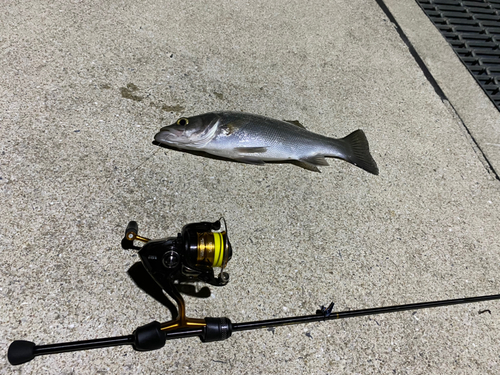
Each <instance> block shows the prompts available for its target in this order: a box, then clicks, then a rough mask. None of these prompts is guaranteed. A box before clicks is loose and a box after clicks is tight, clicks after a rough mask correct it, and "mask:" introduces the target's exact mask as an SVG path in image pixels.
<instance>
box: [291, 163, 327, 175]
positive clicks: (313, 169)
mask: <svg viewBox="0 0 500 375" xmlns="http://www.w3.org/2000/svg"><path fill="white" fill-rule="evenodd" d="M292 163H293V164H295V165H296V166H298V167H301V168H304V169H307V170H308V171H311V172H318V173H321V171H320V170H319V168H318V167H316V166H315V165H314V164H311V163H308V162H307V161H304V160H294V161H292Z"/></svg>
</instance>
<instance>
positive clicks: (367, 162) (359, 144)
mask: <svg viewBox="0 0 500 375" xmlns="http://www.w3.org/2000/svg"><path fill="white" fill-rule="evenodd" d="M342 141H344V142H343V143H344V144H345V145H346V148H347V149H346V153H345V155H343V158H342V159H344V160H346V161H348V162H349V163H351V164H354V165H355V166H357V167H360V168H362V169H364V170H365V171H367V172H370V173H372V174H374V175H378V167H377V163H376V162H375V160H373V157H372V155H371V154H370V147H369V146H368V140H367V139H366V136H365V133H364V132H363V130H361V129H358V130H355V131H353V132H352V133H351V134H349V135H348V136H347V137H344V138H342Z"/></svg>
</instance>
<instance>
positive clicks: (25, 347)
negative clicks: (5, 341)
mask: <svg viewBox="0 0 500 375" xmlns="http://www.w3.org/2000/svg"><path fill="white" fill-rule="evenodd" d="M35 346H36V345H35V343H34V342H31V341H25V340H16V341H14V342H13V343H12V344H10V346H9V351H8V352H7V358H8V360H9V362H10V364H11V365H14V366H15V365H20V364H23V363H26V362H29V361H31V360H32V359H33V358H35Z"/></svg>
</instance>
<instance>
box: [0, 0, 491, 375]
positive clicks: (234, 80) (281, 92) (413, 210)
mask: <svg viewBox="0 0 500 375" xmlns="http://www.w3.org/2000/svg"><path fill="white" fill-rule="evenodd" d="M386 4H387V6H388V8H389V10H390V11H391V12H392V14H394V16H395V18H396V20H397V22H398V23H399V25H400V26H401V28H402V29H403V31H404V32H405V34H406V35H408V38H409V40H410V42H411V43H412V44H413V45H414V46H415V48H416V50H417V52H418V54H419V55H420V56H421V57H422V60H423V61H424V62H425V64H426V65H427V66H428V68H429V70H430V72H431V73H432V75H433V76H434V77H435V79H436V81H437V82H438V84H439V85H440V87H441V88H442V90H443V92H445V94H446V97H447V98H448V100H449V103H451V105H450V104H449V103H448V102H446V101H445V102H443V100H441V98H440V97H439V95H437V94H436V92H435V90H434V89H433V87H432V85H431V84H430V83H429V81H428V79H427V78H426V77H425V75H424V73H423V72H422V69H421V68H420V67H419V65H418V64H417V63H416V62H415V59H414V58H413V57H412V55H411V54H410V53H409V50H408V47H407V45H406V44H405V43H404V42H403V41H402V40H401V38H400V36H399V34H398V32H397V31H396V29H395V28H394V25H393V24H392V23H391V22H390V20H389V18H388V17H387V15H386V14H385V13H384V12H383V11H382V9H381V8H380V6H379V5H378V4H377V2H376V1H369V2H366V1H361V0H355V1H343V0H335V1H329V2H327V1H323V0H313V1H309V2H300V1H294V0H290V1H285V0H279V1H275V2H266V1H254V2H251V3H247V2H243V1H235V2H229V1H217V2H210V1H196V2H195V1H184V2H173V1H161V2H157V1H145V2H141V3H137V2H132V1H128V0H124V1H112V2H108V3H102V2H98V1H71V2H55V3H54V2H37V3H36V4H34V3H31V2H30V3H28V2H7V3H4V4H3V6H2V8H3V10H4V11H3V12H2V13H1V14H0V19H1V22H0V25H2V26H1V29H2V31H3V32H2V33H1V34H2V35H1V36H0V46H1V49H0V50H1V60H2V67H1V69H0V72H1V76H0V88H1V90H2V91H1V92H2V95H1V96H0V135H1V139H2V141H1V142H0V149H1V150H0V154H1V157H0V178H1V179H0V194H1V195H0V196H1V199H2V204H1V205H0V217H1V219H0V220H1V221H0V223H1V225H0V228H1V229H0V250H1V252H2V255H3V261H2V263H1V265H0V288H1V289H0V304H1V312H2V313H1V314H0V350H1V352H3V353H4V355H2V356H0V372H1V373H5V374H11V373H21V374H32V373H33V374H54V373H55V374H70V373H78V374H96V373H99V374H114V373H119V374H139V373H143V374H164V373H174V374H177V373H186V372H189V373H194V374H197V373H200V374H203V373H220V374H232V373H237V372H238V373H248V374H255V373H273V374H281V373H290V374H299V373H300V374H302V373H314V374H316V373H317V374H336V373H353V374H354V373H356V374H372V373H373V374H375V373H396V374H406V373H408V374H424V373H425V374H438V373H439V374H457V373H458V374H460V373H464V374H485V373H486V374H496V373H498V372H499V366H500V365H499V361H500V358H499V356H498V346H499V342H500V341H499V338H498V337H499V334H500V322H499V319H498V317H499V313H500V302H489V303H478V304H475V305H461V306H455V307H447V308H439V309H433V310H421V311H418V312H404V313H397V314H390V315H383V316H382V315H381V316H372V317H366V318H355V319H349V320H343V321H338V322H328V323H320V324H309V325H303V326H288V327H282V328H276V329H275V330H261V331H252V332H243V333H235V334H234V335H233V337H231V338H230V339H229V340H227V341H224V342H219V343H209V344H203V343H201V342H200V341H199V340H198V339H196V338H192V339H185V340H177V341H170V342H167V344H166V346H165V347H164V348H163V349H161V350H158V351H154V352H147V353H139V352H135V351H133V350H132V349H131V348H130V347H120V348H110V349H102V350H93V351H86V352H76V353H66V354H58V355H53V356H46V357H39V358H36V359H35V360H33V361H32V362H30V363H27V364H25V365H22V366H19V367H12V366H10V365H9V364H8V363H7V359H6V352H7V348H8V345H9V344H10V343H11V342H12V341H13V340H16V339H25V340H30V341H34V342H35V343H37V344H49V343H55V342H64V341H74V340H81V339H92V338H97V337H106V336H115V335H125V334H130V333H131V332H132V331H133V330H134V329H135V328H136V327H138V326H141V325H143V324H146V323H148V322H150V321H152V320H159V321H166V320H169V319H170V316H169V313H168V311H166V310H165V308H163V307H162V306H161V305H159V304H158V303H156V302H155V301H154V300H152V299H151V298H150V297H148V296H147V295H145V294H144V293H143V292H141V291H140V290H139V289H137V287H136V286H135V285H134V284H133V282H132V281H131V280H130V279H129V278H128V276H127V274H126V271H127V269H128V268H129V267H130V266H131V265H132V264H133V263H134V262H136V261H137V256H136V255H135V253H134V252H133V251H125V250H122V249H121V247H120V240H121V238H122V235H123V230H124V228H125V226H126V224H127V222H128V221H129V220H136V221H137V222H138V223H139V229H140V232H141V234H143V235H144V236H146V237H150V238H158V237H165V236H175V235H176V233H177V232H178V231H180V229H181V227H182V226H183V225H185V224H187V223H190V222H195V221H201V220H216V219H218V218H219V217H220V216H221V215H223V216H224V217H225V218H226V220H227V222H228V226H229V230H230V239H231V242H232V245H233V249H234V255H233V259H232V260H231V262H230V263H229V266H228V272H229V273H230V275H231V281H230V282H229V284H228V285H227V286H225V287H223V288H218V289H212V292H213V294H212V297H211V298H209V299H205V300H200V299H195V298H190V297H186V303H187V313H188V315H189V316H192V317H205V316H227V317H229V318H230V319H231V320H232V321H234V322H243V321H250V320H257V319H268V318H274V317H282V316H295V315H304V314H312V313H314V312H315V310H316V309H317V308H318V307H319V305H325V304H327V303H329V302H330V301H334V302H335V304H336V305H335V308H336V310H350V309H361V308H368V307H375V306H387V305H392V304H403V303H412V302H419V301H427V300H439V299H448V298H459V297H466V296H476V295H483V294H496V293H498V291H499V290H500V288H499V286H500V279H499V277H498V264H499V260H500V246H499V244H498V228H499V223H500V213H499V212H500V210H499V208H500V182H499V180H498V179H497V177H496V175H495V172H494V171H492V168H496V167H497V166H498V165H499V161H500V158H499V156H498V147H496V146H495V145H497V144H498V143H499V141H498V138H497V137H498V129H499V120H498V118H499V115H498V112H497V111H496V110H495V109H494V107H493V106H492V105H491V103H490V102H489V100H488V99H487V98H486V96H484V95H482V92H481V91H480V89H479V88H478V87H476V86H475V82H474V80H473V79H472V78H471V77H470V76H468V74H469V73H468V72H467V70H466V69H465V68H464V67H463V66H462V65H461V63H460V62H459V61H458V59H457V58H456V57H455V55H454V53H453V52H452V51H451V49H449V47H448V46H447V44H446V42H444V40H442V38H441V37H440V35H439V33H438V32H437V31H436V30H435V29H433V26H432V24H431V23H430V21H427V19H426V17H425V15H424V14H423V13H421V11H420V9H419V7H418V5H417V4H416V3H414V2H413V1H410V0H407V1H393V0H387V1H386ZM28 5H29V6H28ZM440 38H441V39H440ZM463 82H465V83H466V85H467V86H466V87H465V88H461V86H459V85H458V83H463ZM478 109H480V110H479V112H478V113H477V114H476V112H475V111H477V110H478ZM214 110H242V111H245V112H251V113H258V114H261V115H266V116H269V117H274V118H278V119H285V120H298V121H300V122H301V123H302V124H303V125H304V126H305V127H307V128H308V129H310V130H312V131H314V132H317V133H321V134H325V135H329V136H333V137H342V136H345V135H347V134H349V133H350V132H351V131H353V130H355V129H358V128H361V129H363V130H364V131H365V133H366V135H367V137H368V139H369V141H370V146H371V150H372V154H373V156H374V158H375V159H376V161H377V162H378V165H379V168H380V175H379V176H373V175H370V174H368V173H366V172H364V171H362V170H360V169H359V168H356V167H353V166H351V165H349V164H348V163H345V162H342V161H337V160H331V162H330V166H329V167H322V168H321V170H322V173H312V172H309V171H306V170H303V169H300V168H298V167H296V166H293V165H275V164H274V165H267V166H263V167H260V166H253V165H245V164H238V163H231V162H224V161H218V160H212V159H208V158H203V157H199V156H194V155H189V154H186V153H182V152H177V151H171V150H168V151H166V150H164V149H159V148H157V147H155V146H153V145H152V144H151V141H152V140H153V136H154V134H155V133H156V131H157V130H158V129H159V128H160V127H161V126H164V125H166V124H170V123H173V122H174V121H175V120H176V119H177V118H178V117H179V116H184V115H185V116H190V115H195V114H200V113H204V112H209V111H214ZM478 116H480V117H478ZM495 132H496V133H495ZM486 160H487V162H486ZM497 173H498V170H497ZM484 309H489V310H490V311H491V314H488V313H484V314H479V313H478V312H479V311H481V310H484Z"/></svg>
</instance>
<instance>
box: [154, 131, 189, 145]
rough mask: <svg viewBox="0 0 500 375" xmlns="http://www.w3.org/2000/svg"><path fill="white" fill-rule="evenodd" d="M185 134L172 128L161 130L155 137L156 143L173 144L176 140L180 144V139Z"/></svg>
mask: <svg viewBox="0 0 500 375" xmlns="http://www.w3.org/2000/svg"><path fill="white" fill-rule="evenodd" d="M183 133H184V132H183V131H178V130H175V129H171V128H170V129H166V128H161V129H160V131H159V132H158V133H156V135H155V142H158V143H163V144H172V143H174V142H175V141H176V140H177V142H178V141H179V137H181V136H182V134H183Z"/></svg>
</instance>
